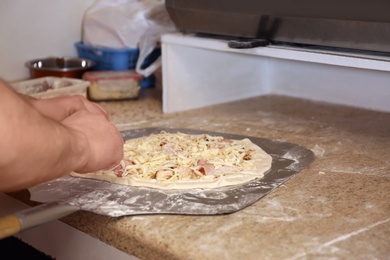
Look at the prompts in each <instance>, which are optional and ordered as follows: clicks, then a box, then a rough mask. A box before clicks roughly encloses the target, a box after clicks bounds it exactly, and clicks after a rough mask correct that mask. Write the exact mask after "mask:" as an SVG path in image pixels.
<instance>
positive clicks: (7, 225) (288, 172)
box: [0, 128, 315, 238]
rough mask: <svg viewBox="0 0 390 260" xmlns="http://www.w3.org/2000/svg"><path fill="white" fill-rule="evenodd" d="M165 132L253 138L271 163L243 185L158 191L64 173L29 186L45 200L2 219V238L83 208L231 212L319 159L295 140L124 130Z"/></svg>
mask: <svg viewBox="0 0 390 260" xmlns="http://www.w3.org/2000/svg"><path fill="white" fill-rule="evenodd" d="M162 130H164V131H166V132H172V133H175V132H182V133H187V134H205V133H206V134H211V135H221V136H224V137H225V138H231V139H243V138H249V139H250V140H251V141H252V142H253V143H255V144H257V145H259V146H260V147H261V148H262V149H263V150H264V151H266V152H267V153H268V154H270V155H271V156H272V159H273V162H272V167H271V169H270V170H269V171H268V172H267V173H266V174H265V176H264V177H263V178H260V179H255V180H253V181H250V182H248V183H246V184H243V185H236V186H230V187H222V188H213V189H190V190H158V189H153V188H146V187H131V186H126V185H119V184H113V183H110V182H106V181H101V180H93V179H84V178H76V177H71V176H66V177H62V178H59V179H55V180H52V181H49V182H46V183H43V184H40V185H38V186H35V187H33V188H30V189H29V192H30V195H31V196H30V200H32V201H36V202H40V203H43V204H41V205H39V206H36V207H32V208H29V209H26V210H24V211H20V212H17V213H15V214H12V215H8V216H5V217H2V218H0V238H2V237H6V236H10V235H13V234H16V233H18V232H19V231H22V230H25V229H28V228H31V227H34V226H37V225H40V224H43V223H46V222H49V221H51V220H55V219H59V218H61V217H64V216H67V215H69V214H71V213H73V212H75V211H79V210H85V211H90V212H94V213H96V214H100V215H105V216H110V217H120V216H127V215H148V214H182V215H217V214H229V213H233V212H236V211H239V210H241V209H243V208H246V207H248V206H250V205H252V204H253V203H255V202H256V201H258V200H259V199H261V198H262V197H264V196H265V195H267V194H268V193H270V192H271V191H272V190H274V189H276V188H277V187H279V186H280V185H282V184H283V183H285V182H286V181H287V180H289V179H291V178H292V177H294V176H295V175H296V174H298V173H299V172H301V171H302V170H303V169H304V168H306V167H307V166H309V165H310V164H311V163H312V162H313V161H314V159H315V156H314V154H313V152H312V151H310V150H308V149H306V148H305V147H302V146H299V145H297V144H293V143H288V142H283V141H277V140H270V139H264V138H257V137H248V136H242V135H233V134H223V133H218V132H205V131H199V130H192V129H176V128H168V129H167V128H142V129H135V130H130V131H126V132H123V133H122V134H123V137H124V139H126V140H127V139H131V138H137V137H141V136H146V135H149V134H151V133H159V132H160V131H162Z"/></svg>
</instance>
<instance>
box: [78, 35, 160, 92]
mask: <svg viewBox="0 0 390 260" xmlns="http://www.w3.org/2000/svg"><path fill="white" fill-rule="evenodd" d="M75 47H76V49H77V54H78V56H79V57H80V58H85V59H88V60H91V61H93V62H95V65H94V66H93V68H92V70H95V71H109V70H114V71H118V70H119V71H122V70H134V69H135V67H136V65H137V60H138V56H139V49H138V48H129V49H112V48H104V47H98V46H91V45H87V44H84V43H83V42H76V43H75ZM160 55H161V48H156V49H154V50H153V52H152V53H150V55H149V56H148V57H147V58H146V59H145V61H144V62H143V64H142V67H143V68H146V67H148V66H149V65H150V64H152V63H153V62H154V61H155V60H156V59H157V58H158V57H160ZM155 83H156V77H155V75H153V74H152V75H150V76H149V77H142V79H141V84H140V86H141V88H151V87H154V86H155Z"/></svg>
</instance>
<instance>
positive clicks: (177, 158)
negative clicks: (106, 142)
mask: <svg viewBox="0 0 390 260" xmlns="http://www.w3.org/2000/svg"><path fill="white" fill-rule="evenodd" d="M271 164H272V157H271V156H270V155H269V154H267V153H266V152H265V151H264V150H263V149H261V148H260V147H259V146H258V145H256V144H254V143H253V142H251V141H250V139H247V138H245V139H242V140H232V139H227V138H224V137H222V136H214V135H208V134H198V135H194V134H192V135H191V134H185V133H180V132H178V133H168V132H165V131H161V132H160V133H156V134H150V135H148V136H144V137H139V138H135V139H130V140H127V141H126V142H125V144H124V158H123V160H122V161H121V163H120V164H119V165H118V166H116V167H115V168H113V169H111V170H103V171H98V172H93V173H86V174H78V173H72V174H71V175H72V176H77V177H82V178H92V179H99V180H105V181H109V182H112V183H118V184H124V185H131V186H144V187H152V188H158V189H191V188H218V187H224V186H230V185H237V184H243V183H247V182H249V181H251V180H253V179H256V178H261V177H263V176H264V174H265V173H266V172H267V171H268V170H269V169H270V168H271Z"/></svg>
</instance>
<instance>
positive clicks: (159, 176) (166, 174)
mask: <svg viewBox="0 0 390 260" xmlns="http://www.w3.org/2000/svg"><path fill="white" fill-rule="evenodd" d="M172 176H173V171H170V170H160V171H158V172H157V173H156V180H168V179H169V178H171V177H172Z"/></svg>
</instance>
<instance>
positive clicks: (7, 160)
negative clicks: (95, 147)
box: [0, 83, 87, 191]
mask: <svg viewBox="0 0 390 260" xmlns="http://www.w3.org/2000/svg"><path fill="white" fill-rule="evenodd" d="M0 92H1V97H0V111H2V112H1V114H0V137H1V138H0V191H11V190H18V189H22V188H26V187H31V186H33V185H36V184H38V183H41V182H44V181H47V180H50V179H53V178H56V177H60V176H62V175H64V174H66V173H69V172H70V171H72V170H74V169H77V168H80V167H82V164H85V163H86V157H85V155H84V153H83V150H84V148H83V146H86V145H87V144H85V142H86V141H85V140H84V138H83V136H82V133H79V132H77V131H75V130H72V129H69V128H66V127H65V126H63V125H62V124H61V123H60V122H56V121H54V120H51V119H50V118H48V117H45V116H43V115H42V114H41V113H39V112H38V111H37V110H35V109H33V108H32V106H31V105H30V104H29V103H28V102H25V100H24V99H23V98H21V97H19V96H18V95H17V94H16V93H14V92H13V91H11V90H10V89H8V88H7V87H6V86H4V85H3V84H2V83H0Z"/></svg>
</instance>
